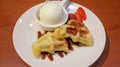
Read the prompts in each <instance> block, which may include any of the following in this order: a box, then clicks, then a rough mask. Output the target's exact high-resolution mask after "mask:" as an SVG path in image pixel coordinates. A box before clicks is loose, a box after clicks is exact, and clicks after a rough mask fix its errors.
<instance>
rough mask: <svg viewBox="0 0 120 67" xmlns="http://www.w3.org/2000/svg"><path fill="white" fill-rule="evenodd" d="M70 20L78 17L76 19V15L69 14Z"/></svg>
mask: <svg viewBox="0 0 120 67" xmlns="http://www.w3.org/2000/svg"><path fill="white" fill-rule="evenodd" d="M70 19H77V17H76V15H74V14H71V13H70V14H68V20H70Z"/></svg>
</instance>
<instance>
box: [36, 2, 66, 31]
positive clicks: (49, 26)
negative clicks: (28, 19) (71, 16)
mask: <svg viewBox="0 0 120 67" xmlns="http://www.w3.org/2000/svg"><path fill="white" fill-rule="evenodd" d="M66 2H68V0H63V1H49V0H48V1H46V2H45V3H43V5H42V6H41V7H40V9H39V10H38V11H36V13H35V15H34V16H35V17H34V19H35V22H38V23H39V25H40V27H41V28H42V29H43V30H46V31H53V30H54V29H55V28H57V27H59V26H61V25H63V24H65V23H66V21H67V19H68V12H67V10H66V9H65V7H64V5H65V3H66Z"/></svg>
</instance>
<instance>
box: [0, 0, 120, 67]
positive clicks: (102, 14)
mask: <svg viewBox="0 0 120 67" xmlns="http://www.w3.org/2000/svg"><path fill="white" fill-rule="evenodd" d="M43 1H44V0H0V31H1V32H0V66H1V67H29V66H28V65H27V64H26V63H25V62H23V61H22V60H21V58H20V57H19V56H18V54H17V52H16V51H15V49H14V46H13V41H12V34H13V29H14V26H15V23H16V21H17V20H18V18H19V17H20V16H21V15H22V14H23V12H25V11H26V10H28V9H29V8H30V7H32V6H34V5H36V4H39V3H41V2H43ZM70 1H72V2H75V3H79V4H81V5H83V6H85V7H87V8H88V9H90V10H91V11H93V12H94V13H95V14H96V15H97V16H98V17H99V19H100V20H101V21H102V23H103V25H104V27H105V30H106V34H107V41H106V46H105V49H104V51H103V53H102V55H101V56H100V58H99V59H98V60H97V61H96V62H95V63H94V64H92V65H91V67H101V66H102V67H120V6H119V4H120V0H70Z"/></svg>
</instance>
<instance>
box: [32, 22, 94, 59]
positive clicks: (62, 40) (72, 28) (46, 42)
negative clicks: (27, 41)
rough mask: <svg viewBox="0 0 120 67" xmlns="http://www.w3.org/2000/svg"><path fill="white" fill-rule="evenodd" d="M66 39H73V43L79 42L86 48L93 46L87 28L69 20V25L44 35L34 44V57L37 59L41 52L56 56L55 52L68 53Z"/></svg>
mask: <svg viewBox="0 0 120 67" xmlns="http://www.w3.org/2000/svg"><path fill="white" fill-rule="evenodd" d="M66 38H71V40H72V41H73V42H79V43H81V44H83V45H86V46H91V45H92V38H91V35H90V32H89V30H88V29H87V27H86V26H85V25H84V24H83V23H81V22H79V21H77V20H69V21H68V22H67V24H65V25H62V26H60V27H59V28H56V29H55V31H54V32H48V33H47V34H44V35H43V36H41V37H40V38H39V39H38V40H37V41H36V42H34V43H33V44H32V51H33V55H34V57H36V58H37V57H38V56H39V55H40V54H41V52H48V53H50V54H54V53H55V51H64V52H68V50H69V49H68V43H67V41H66Z"/></svg>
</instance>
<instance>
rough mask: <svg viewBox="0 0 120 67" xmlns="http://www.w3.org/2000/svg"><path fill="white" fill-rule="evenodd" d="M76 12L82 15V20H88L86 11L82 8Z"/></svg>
mask: <svg viewBox="0 0 120 67" xmlns="http://www.w3.org/2000/svg"><path fill="white" fill-rule="evenodd" d="M76 12H77V13H79V14H80V15H81V17H82V20H86V14H85V11H84V10H83V9H82V8H81V7H79V8H78V9H77V11H76Z"/></svg>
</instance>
